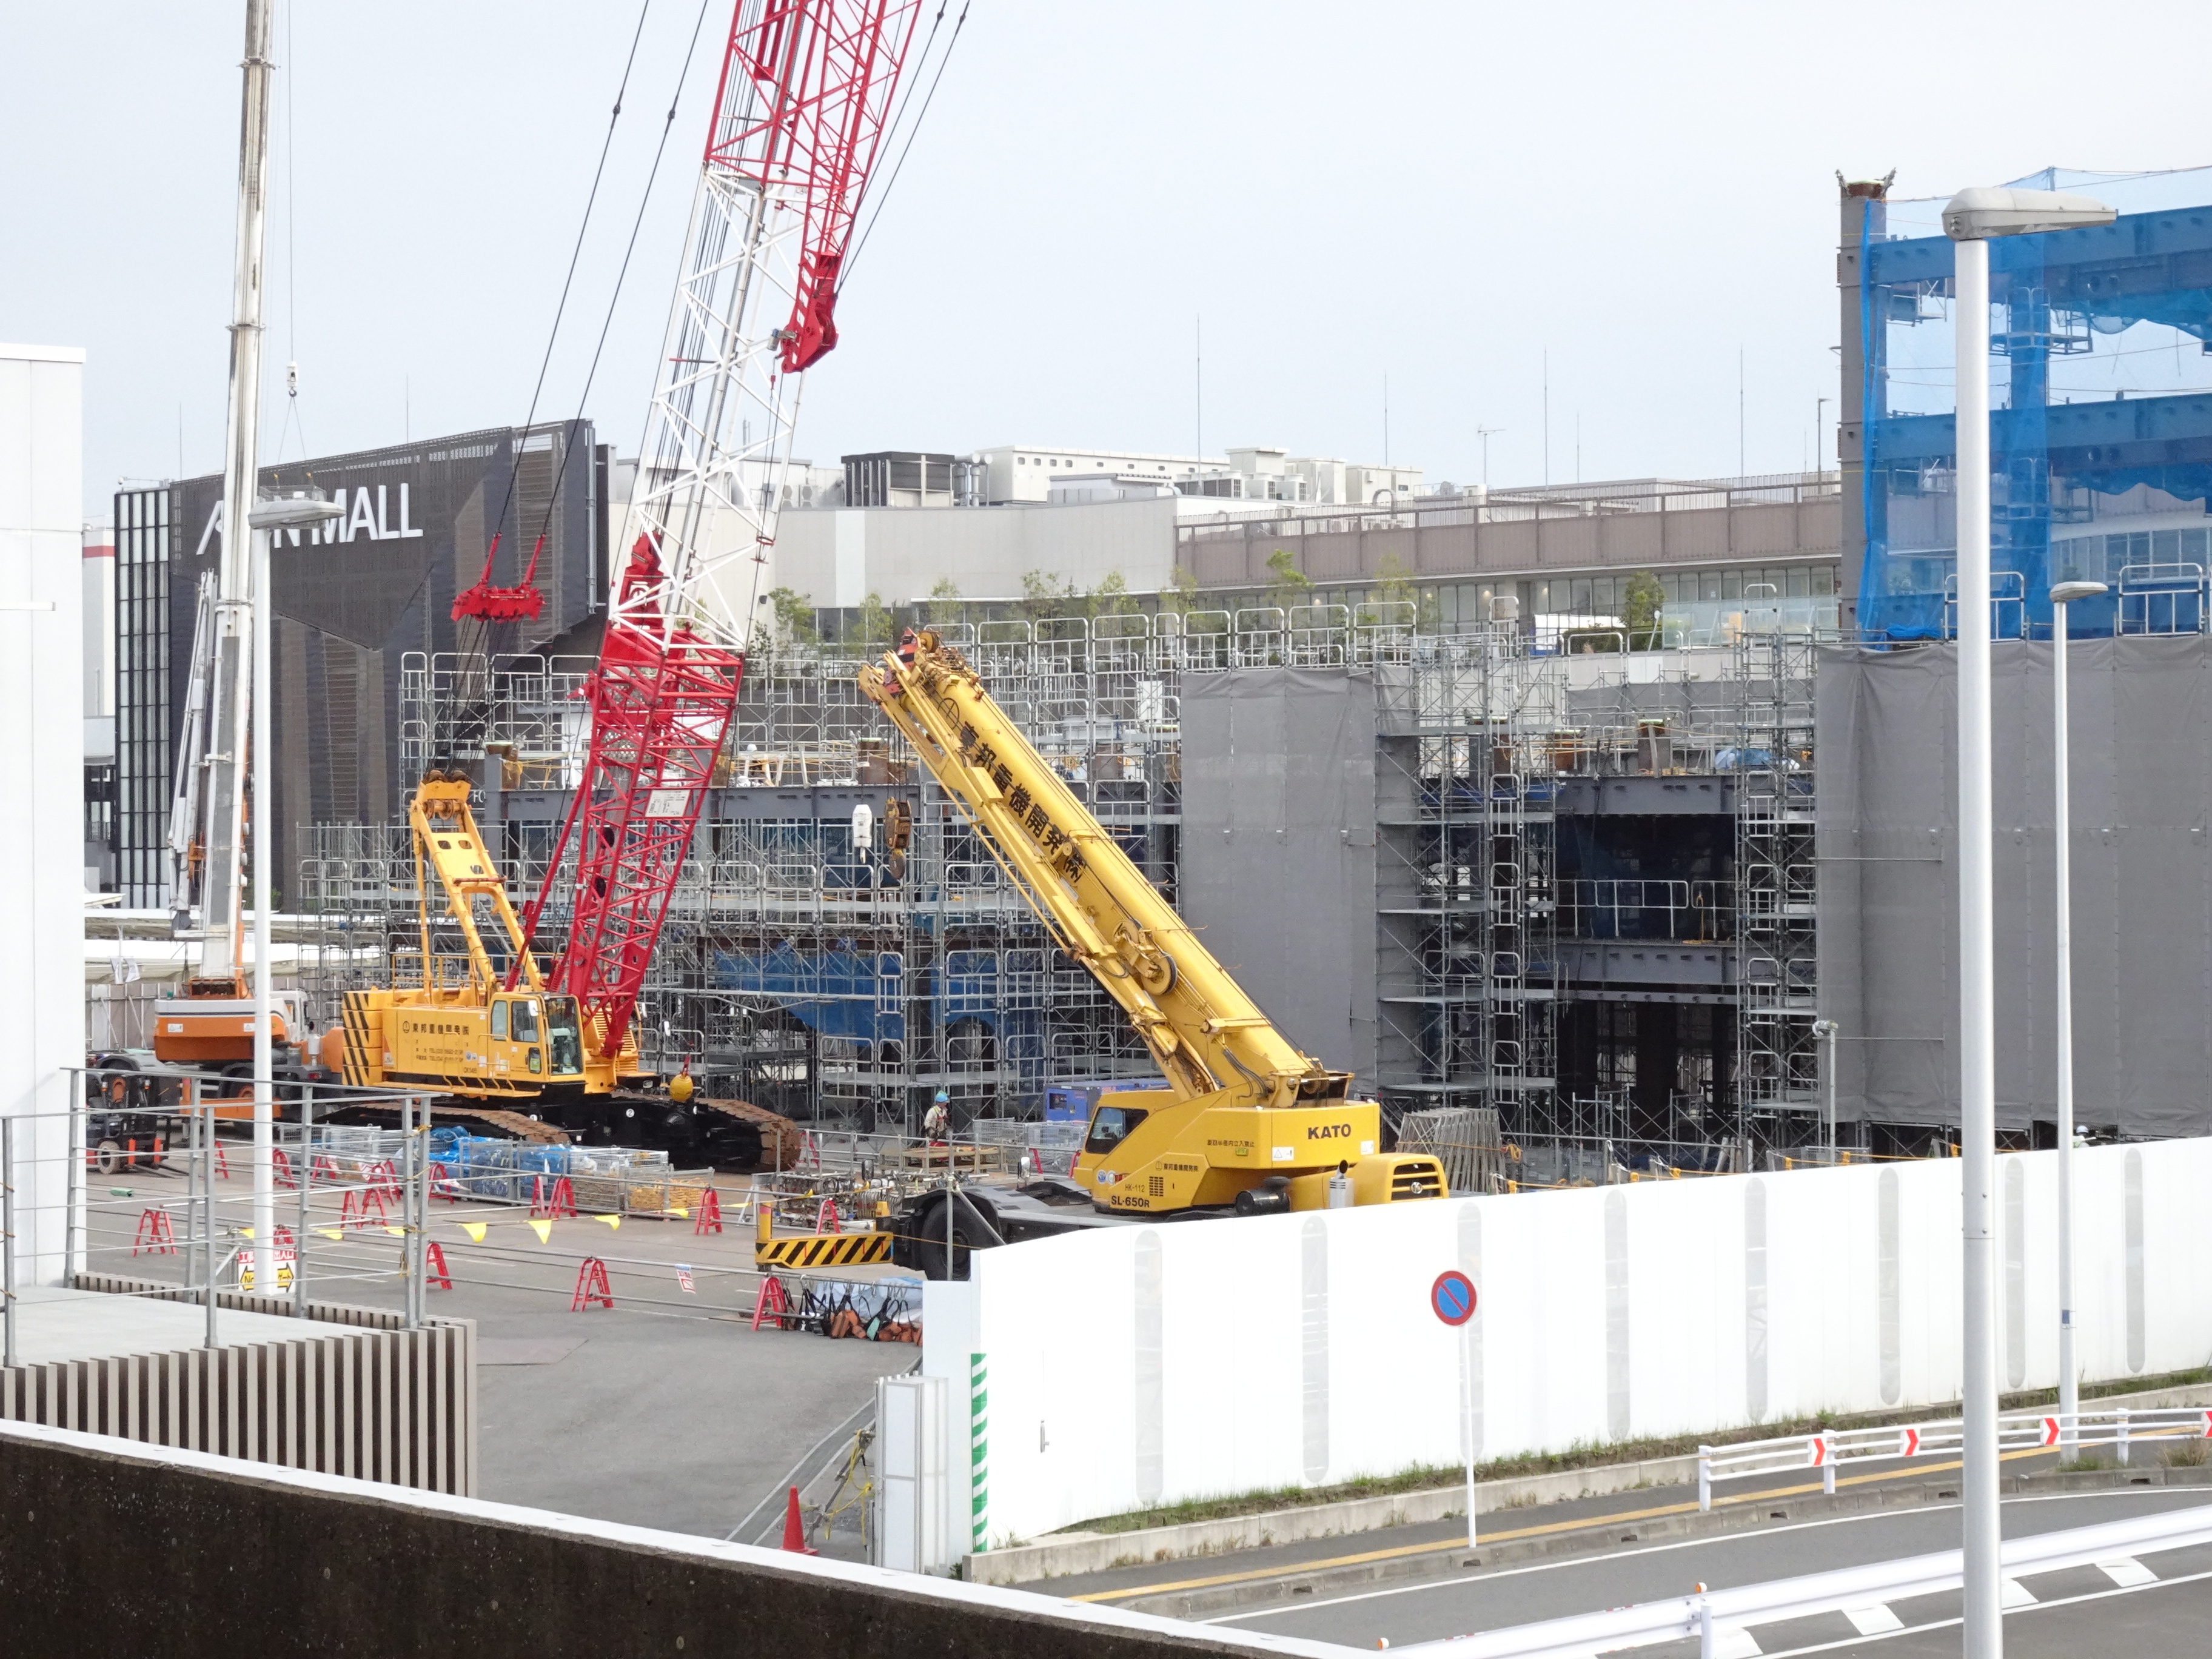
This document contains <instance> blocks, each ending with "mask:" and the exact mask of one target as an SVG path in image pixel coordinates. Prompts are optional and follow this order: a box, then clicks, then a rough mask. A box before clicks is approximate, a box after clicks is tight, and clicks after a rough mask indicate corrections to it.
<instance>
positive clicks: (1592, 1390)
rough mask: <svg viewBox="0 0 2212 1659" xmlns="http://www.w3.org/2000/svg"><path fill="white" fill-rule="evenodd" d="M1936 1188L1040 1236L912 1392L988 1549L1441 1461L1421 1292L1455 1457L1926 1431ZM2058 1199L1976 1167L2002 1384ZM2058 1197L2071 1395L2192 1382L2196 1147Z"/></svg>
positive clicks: (1946, 1340)
mask: <svg viewBox="0 0 2212 1659" xmlns="http://www.w3.org/2000/svg"><path fill="white" fill-rule="evenodd" d="M1962 1167H1963V1165H1962V1164H1960V1162H1959V1161H1958V1160H1956V1159H1941V1160H1936V1161H1929V1162H1918V1163H1899V1164H1881V1165H1859V1166H1856V1167H1851V1168H1846V1169H1839V1170H1809V1171H1798V1172H1795V1173H1790V1174H1784V1175H1766V1176H1714V1177H1705V1178H1699V1179H1690V1180H1681V1181H1651V1182H1638V1183H1637V1184H1634V1185H1632V1186H1625V1187H1611V1188H1588V1189H1585V1190H1580V1191H1571V1192H1559V1193H1544V1194H1522V1195H1518V1196H1513V1197H1500V1198H1469V1199H1460V1200H1449V1201H1445V1202H1441V1203H1419V1204H1401V1205H1391V1206H1376V1207H1373V1208H1367V1209H1356V1210H1339V1211H1334V1212H1316V1213H1309V1214H1302V1215H1288V1216H1269V1217H1261V1218H1254V1219H1239V1220H1225V1221H1201V1222H1182V1223H1177V1224H1176V1225H1171V1226H1160V1227H1130V1228H1115V1229H1113V1230H1110V1231H1097V1232H1088V1233H1082V1234H1075V1235H1070V1236H1066V1237H1060V1238H1054V1239H1045V1240H1041V1241H1039V1242H1037V1243H1029V1244H1020V1245H1015V1246H1012V1247H1011V1248H1008V1249H998V1250H989V1251H985V1252H982V1253H981V1254H979V1255H977V1256H976V1258H975V1277H974V1279H972V1280H971V1281H970V1282H969V1284H967V1285H950V1286H947V1285H938V1284H933V1285H930V1286H929V1287H928V1303H929V1305H928V1309H927V1316H926V1319H925V1328H926V1329H927V1330H928V1331H929V1333H930V1335H929V1337H928V1338H927V1339H926V1340H925V1346H924V1348H923V1368H924V1370H927V1371H929V1372H932V1373H934V1374H936V1375H940V1376H946V1377H948V1378H949V1379H962V1378H964V1377H965V1376H966V1375H967V1373H968V1368H969V1364H970V1363H971V1356H973V1355H975V1354H981V1356H982V1357H983V1360H984V1364H985V1365H986V1366H987V1371H988V1375H989V1379H990V1412H989V1444H988V1446H987V1449H986V1462H987V1468H988V1469H989V1487H988V1505H989V1514H988V1517H987V1527H988V1531H989V1535H990V1538H991V1540H992V1541H994V1543H1003V1542H1005V1541H1006V1540H1007V1539H1009V1538H1017V1537H1018V1538H1035V1537H1036V1536H1038V1535H1039V1534H1043V1533H1046V1532H1049V1531H1052V1530H1054V1529H1055V1528H1061V1527H1066V1526H1067V1525H1070V1524H1071V1523H1073V1522H1078V1521H1081V1520H1084V1519H1086V1518H1088V1517H1091V1516H1106V1515H1114V1514H1119V1513H1122V1512H1126V1511H1127V1510H1133V1509H1137V1508H1140V1507H1145V1506H1149V1505H1153V1504H1165V1503H1174V1502H1176V1501H1179V1500H1182V1499H1185V1498H1205V1497H1213V1496H1221V1495H1226V1494H1231V1493H1240V1492H1253V1491H1258V1490H1261V1489H1279V1488H1283V1487H1293V1486H1327V1485H1330V1484H1333V1483H1335V1482H1340V1481H1346V1480H1352V1479H1355V1478H1358V1477H1360V1476H1364V1475H1376V1474H1391V1473H1395V1472H1397V1471H1400V1470H1402V1469H1406V1468H1410V1467H1412V1466H1414V1465H1417V1464H1420V1465H1427V1466H1430V1467H1436V1466H1439V1465H1441V1466H1443V1467H1447V1468H1448V1467H1450V1466H1451V1465H1453V1464H1455V1463H1456V1462H1459V1461H1460V1459H1461V1457H1462V1438H1461V1436H1462V1429H1461V1422H1462V1417H1461V1407H1460V1364H1461V1357H1462V1338H1461V1336H1460V1335H1459V1334H1457V1333H1455V1332H1454V1331H1451V1330H1448V1329H1446V1328H1444V1327H1443V1326H1442V1325H1440V1324H1439V1323H1438V1322H1437V1320H1436V1318H1435V1316H1433V1315H1432V1314H1431V1311H1430V1309H1429V1303H1428V1296H1429V1288H1430V1285H1431V1283H1432V1282H1433V1281H1434V1279H1435V1278H1436V1276H1437V1274H1438V1273H1441V1272H1443V1270H1444V1269H1446V1268H1449V1267H1457V1268H1460V1269H1462V1270H1463V1271H1464V1272H1466V1273H1468V1275H1469V1276H1470V1277H1471V1278H1472V1279H1474V1282H1475V1285H1476V1287H1477V1291H1478V1294H1479V1297H1480V1302H1479V1304H1478V1311H1477V1314H1476V1317H1475V1320H1474V1324H1473V1346H1472V1352H1473V1355H1474V1379H1475V1390H1474V1397H1475V1406H1476V1409H1475V1414H1474V1434H1475V1454H1476V1456H1477V1457H1478V1459H1480V1460H1488V1459H1492V1458H1499V1457H1509V1456H1513V1455H1518V1454H1522V1453H1528V1452H1538V1451H1559V1450H1564V1449H1567V1448H1569V1447H1572V1446H1575V1445H1577V1444H1587V1445H1601V1444H1605V1443H1613V1442H1620V1441H1625V1440H1629V1439H1636V1438H1644V1437H1654V1436H1673V1435H1689V1434H1705V1433H1710V1432H1712V1431H1717V1430H1723V1429H1729V1428H1735V1427H1739V1426H1742V1425H1752V1424H1757V1423H1760V1422H1771V1421H1775V1420H1778V1419H1791V1418H1802V1417H1809V1416H1811V1415H1813V1414H1814V1413H1818V1412H1820V1411H1823V1410H1827V1411H1833V1412H1837V1413H1857V1412H1871V1411H1879V1410H1883V1409H1892V1408H1893V1409H1899V1410H1906V1411H1917V1412H1924V1413H1926V1414H1927V1416H1928V1417H1929V1418H1938V1417H1942V1416H1943V1415H1944V1414H1946V1413H1948V1412H1949V1411H1950V1410H1952V1409H1953V1407H1954V1402H1955V1401H1957V1399H1958V1397H1959V1389H1960V1376H1961V1362H1960V1237H1959V1228H1960V1195H1959V1194H1960V1186H1959V1182H1960V1170H1961V1169H1962ZM2208 1184H2212V1140H2203V1139H2198V1140H2170V1141H2160V1142H2152V1143H2148V1144H2144V1145H2140V1146H2112V1147H2100V1148H2097V1149H2095V1150H2093V1151H2090V1152H2083V1153H2081V1154H2080V1155H2078V1156H2077V1158H2076V1161H2075V1190H2076V1198H2075V1229H2076V1233H2075V1237H2076V1241H2077V1249H2076V1257H2075V1260H2076V1273H2077V1295H2076V1297H2075V1308H2076V1312H2075V1318H2076V1319H2077V1320H2078V1321H2079V1322H2080V1324H2079V1327H2078V1330H2079V1335H2078V1338H2077V1341H2078V1344H2079V1348H2078V1353H2079V1359H2080V1363H2081V1366H2082V1371H2083V1376H2084V1380H2086V1381H2093V1382H2101V1381H2107V1380H2117V1379H2121V1378H2125V1377H2129V1376H2153V1375H2156V1374H2158V1373H2160V1372H2166V1371H2173V1370H2185V1369H2188V1368H2191V1367H2194V1366H2198V1365H2202V1364H2203V1363H2204V1355H2205V1353H2206V1352H2207V1351H2208V1349H2212V1277H2208V1276H2207V1275H2206V1273H2204V1271H2203V1263H2204V1262H2205V1261H2206V1260H2207V1259H2208V1256H2212V1206H2207V1205H2205V1204H2204V1202H2203V1198H2202V1194H2203V1192H2204V1190H2205V1189H2206V1188H2207V1186H2208ZM1997 1195H1998V1200H1999V1201H1998V1203H1997V1205H1996V1211H1997V1215H1998V1218H1999V1228H2000V1236H1999V1238H1998V1241H1997V1260H1998V1265H1999V1273H1998V1275H1997V1279H1998V1285H1999V1287H2000V1291H1999V1306H1998V1309H1997V1317H1998V1335H1997V1346H1996V1357H1997V1378H1998V1383H1999V1386H2000V1387H2002V1388H2003V1389H2007V1390H2016V1389H2047V1388H2051V1387H2052V1386H2054V1385H2055V1384H2056V1383H2057V1330H2058V1315H2057V1259H2056V1243H2055V1240H2056V1231H2057V1229H2056V1223H2055V1217H2056V1211H2057V1154H2056V1153H2052V1152H2033V1153H2021V1154H2012V1155H2008V1156H2006V1157H2004V1158H2000V1159H1999V1160H1998V1168H1997ZM940 1315H942V1316H943V1317H942V1318H940ZM940 1323H942V1324H943V1325H944V1326H945V1330H944V1331H943V1332H942V1333H941V1334H940V1333H939V1330H938V1327H939V1324H940ZM940 1337H941V1340H940ZM957 1386H958V1384H957V1381H956V1391H957Z"/></svg>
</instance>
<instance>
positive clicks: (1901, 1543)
mask: <svg viewBox="0 0 2212 1659" xmlns="http://www.w3.org/2000/svg"><path fill="white" fill-rule="evenodd" d="M2205 1498H2206V1494H2205V1492H2203V1491H2202V1490H2201V1489H2190V1488H2171V1489H2160V1488H2155V1487H2148V1488H2130V1489H2124V1490H2120V1491H2114V1492H2080V1493H2069V1494H2065V1495H2063V1496H2055V1497H2022V1498H2012V1499H2008V1501H2007V1502H2006V1503H2005V1504H2004V1506H2003V1510H2002V1516H2003V1526H2004V1532H2005V1535H2006V1536H2007V1537H2008V1538H2015V1537H2027V1536H2031V1535H2033V1534H2038V1533H2044V1532H2055V1531H2060V1530H2063V1529H2065V1528H2072V1527H2081V1526H2088V1525H2091V1524H2093V1523H2094V1522H2100V1521H2111V1520H2118V1519H2121V1518H2124V1517H2126V1516H2136V1515H2142V1514H2146V1513H2148V1512H2150V1511H2152V1510H2159V1509H2186V1508H2195V1507H2203V1506H2204V1504H2205ZM1958 1542H1959V1513H1958V1509H1957V1506H1956V1505H1955V1504H1941V1505H1936V1506H1931V1507H1929V1508H1924V1509H1915V1510H1873V1511H1869V1512H1867V1513H1864V1514H1858V1515H1848V1516H1835V1517H1832V1518H1828V1519H1823V1520H1815V1521H1808V1522H1786V1523H1785V1522H1777V1523H1776V1524H1775V1525H1774V1527H1773V1528H1772V1529H1771V1530H1766V1531H1759V1532H1749V1533H1737V1534H1728V1535H1725V1536H1722V1537H1717V1538H1706V1539H1697V1540H1691V1541H1682V1542H1675V1543H1662V1544H1653V1545H1644V1546H1621V1547H1615V1548H1613V1549H1609V1550H1607V1551H1606V1552H1605V1553H1603V1554H1601V1555H1592V1556H1578V1557H1571V1558H1569V1559H1563V1560H1557V1561H1545V1562H1535V1563H1530V1564H1528V1565H1520V1566H1506V1567H1500V1568H1496V1569H1483V1570H1476V1571H1467V1572H1462V1573H1456V1574H1454V1575H1452V1576H1450V1577H1444V1578H1434V1579H1427V1580H1423V1581H1420V1582H1418V1583H1405V1584H1393V1585H1387V1586H1382V1587H1378V1588H1376V1589H1370V1590H1362V1591H1358V1592H1356V1593H1352V1594H1346V1595H1335V1596H1328V1597H1318V1598H1300V1601H1299V1604H1298V1605H1295V1606H1284V1607H1269V1608H1259V1609H1249V1610H1246V1611H1243V1612H1238V1613H1226V1614H1223V1615H1221V1616H1220V1617H1218V1618H1215V1619H1211V1620H1206V1621H1205V1622H1206V1623H1208V1624H1214V1625H1227V1626H1235V1627H1236V1628H1238V1629H1243V1630H1251V1631H1267V1632H1276V1633H1278V1634H1281V1635H1285V1636H1297V1637H1303V1638H1308V1639H1310V1640H1320V1641H1328V1642H1338V1643H1341V1644H1345V1645H1346V1646H1348V1647H1354V1648H1364V1649H1369V1650H1372V1649H1374V1648H1375V1646H1376V1643H1377V1640H1378V1638H1380V1639H1387V1640H1388V1642H1389V1644H1390V1645H1391V1646H1392V1647H1403V1646H1406V1645H1407V1644H1412V1643H1416V1642H1430V1641H1439V1640H1443V1639H1444V1638H1449V1637H1453V1636H1459V1635H1463V1634H1466V1633H1468V1632H1474V1631H1480V1630H1496V1629H1500V1628H1503V1627H1505V1626H1512V1625H1521V1624H1529V1623H1534V1622H1535V1621H1537V1620H1545V1619H1556V1618H1562V1617H1565V1616H1566V1615H1569V1614H1571V1613H1589V1612H1593V1611H1596V1610H1599V1609H1602V1608H1606V1607H1626V1606H1629V1605H1631V1604H1632V1603H1636V1602H1640V1601H1659V1600H1662V1599H1664V1598H1667V1597H1670V1596H1677V1595H1684V1594H1686V1592H1688V1591H1689V1590H1690V1589H1692V1587H1693V1586H1694V1585H1696V1584H1698V1583H1704V1584H1706V1585H1708V1586H1710V1587H1711V1588H1714V1589H1720V1588H1723V1587H1729V1586H1735V1585H1741V1584H1755V1583H1765V1582H1768V1581H1770V1580H1773V1579H1778V1578H1790V1577H1798V1576H1800V1575H1802V1574H1806V1573H1813V1572H1822V1571H1828V1570H1830V1569H1832V1568H1836V1567H1844V1566H1852V1565H1867V1564H1871V1563H1875V1562H1879V1561H1885V1560H1891V1559H1899V1558H1903V1557H1907V1556H1914V1555H1923V1554H1928V1553H1934V1552H1936V1551H1941V1550H1948V1549H1955V1548H1957V1547H1958ZM2167 1556H2168V1557H2170V1558H2172V1559H2165V1558H2161V1557H2159V1556H2154V1555H2145V1556H2143V1557H2142V1558H2141V1559H2142V1563H2143V1565H2144V1566H2145V1567H2147V1568H2148V1570H2149V1571H2150V1572H2151V1574H2152V1575H2153V1577H2154V1581H2156V1582H2147V1583H2142V1584H2141V1585H2139V1586H2136V1587H2134V1588H2123V1587H2122V1586H2120V1585H2118V1584H2117V1583H2115V1582H2114V1581H2113V1580H2112V1578H2110V1577H2106V1576H2105V1575H2102V1574H2100V1572H2099V1571H2097V1570H2096V1569H2094V1568H2072V1569H2068V1570H2066V1571H2063V1572H2057V1573H2049V1574H2043V1575H2039V1576H2034V1577H2026V1578H2023V1579H2021V1580H2020V1581H2019V1583H2021V1587H2022V1588H2023V1589H2025V1590H2026V1591H2027V1593H2028V1594H2030V1595H2033V1596H2034V1597H2035V1602H2034V1605H2033V1606H2032V1607H2031V1606H2027V1605H2023V1606H2021V1607H2020V1608H2018V1609H2016V1610H2015V1612H2014V1613H2011V1614H2009V1615H2008V1619H2007V1621H2006V1623H2007V1648H2008V1652H2009V1653H2011V1654H2013V1655H2014V1656H2015V1659H2021V1656H2024V1655H2028V1654H2037V1653H2044V1652H2049V1653H2052V1654H2059V1653H2064V1654H2067V1655H2069V1656H2073V1655H2078V1654H2081V1653H2083V1652H2087V1651H2091V1648H2089V1647H2087V1646H2085V1645H2083V1644H2082V1643H2081V1641H2080V1639H2079V1633H2080V1632H2081V1630H2082V1629H2084V1628H2091V1629H2099V1630H2101V1629H2102V1627H2103V1626H2101V1625H2099V1624H2088V1625H2086V1626H2085V1624H2084V1622H2083V1621H2085V1620H2119V1619H2121V1616H2122V1615H2121V1612H2120V1603H2122V1602H2126V1603H2127V1604H2128V1605H2127V1609H2126V1613H2125V1620H2124V1622H2126V1623H2127V1624H2128V1626H2129V1627H2130V1628H2136V1627H2140V1630H2141V1632H2142V1635H2141V1640H2142V1643H2144V1644H2146V1645H2141V1646H2137V1647H2125V1646H2121V1647H2115V1646H2113V1645H2112V1644H2111V1643H2109V1642H2107V1641H2106V1640H2105V1639H2104V1638H2103V1637H2102V1636H2101V1635H2100V1636H2099V1637H2098V1638H2096V1641H2095V1643H2094V1647H2093V1650H2094V1652H2095V1653H2096V1655H2097V1659H2124V1656H2128V1655H2132V1654H2135V1653H2142V1654H2146V1655H2148V1654H2154V1653H2156V1654H2179V1653H2185V1652H2201V1651H2204V1650H2206V1649H2207V1648H2212V1639H2208V1638H2206V1637H2205V1635H2204V1631H2205V1630H2206V1629H2207V1628H2212V1627H2208V1626H2203V1625H2200V1624H2199V1623H2197V1621H2198V1620H2201V1619H2202V1618H2203V1616H2204V1614H2205V1613H2206V1612H2207V1610H2208V1606H2212V1600H2208V1598H2212V1585H2208V1583H2206V1582H2203V1581H2193V1582H2190V1583H2170V1582H2166V1581H2170V1580H2172V1579H2175V1578H2184V1579H2186V1578H2189V1577H2190V1576H2191V1574H2195V1573H2198V1572H2207V1573H2212V1547H2192V1548H2191V1549H2187V1550H2180V1551H2172V1552H2168V1553H2167ZM2082 1596H2090V1597H2094V1598H2096V1599H2094V1600H2089V1601H2083V1600H2080V1599H2078V1598H2080V1597H2082ZM2130 1598H2133V1599H2130ZM2100 1609H2101V1610H2102V1611H2100ZM1891 1611H1892V1613H1893V1614H1894V1615H1895V1616H1896V1618H1897V1619H1898V1620H1899V1625H1900V1626H1902V1627H1903V1628H1902V1630H1901V1631H1900V1632H1895V1633H1892V1634H1889V1635H1887V1636H1884V1637H1877V1638H1862V1639H1858V1640H1854V1638H1860V1632H1858V1631H1857V1630H1856V1629H1855V1628H1854V1626H1853V1625H1852V1623H1851V1621H1850V1620H1848V1619H1847V1618H1846V1617H1845V1615H1844V1614H1843V1613H1834V1614H1824V1615H1821V1616H1820V1618H1818V1619H1808V1620H1796V1621H1792V1623H1791V1624H1790V1626H1769V1627H1765V1628H1764V1629H1754V1630H1753V1631H1752V1632H1750V1635H1751V1638H1752V1639H1753V1642H1755V1643H1756V1649H1755V1651H1756V1652H1758V1653H1760V1654H1767V1655H1772V1654H1778V1653H1784V1652H1802V1651H1807V1650H1814V1649H1818V1650H1821V1651H1826V1652H1835V1653H1845V1652H1854V1653H1855V1652H1865V1653H1869V1654H1881V1655H1884V1656H1897V1659H1903V1656H1906V1655H1914V1654H1920V1653H1928V1654H1936V1653H1948V1654H1955V1653H1956V1652H1957V1651H1958V1650H1959V1632H1958V1627H1957V1625H1956V1623H1955V1620H1956V1619H1957V1616H1958V1611H1959V1609H1958V1597H1957V1596H1956V1595H1935V1596H1925V1597H1920V1598H1917V1600H1916V1601H1912V1602H1909V1603H1905V1602H1901V1603H1899V1604H1898V1605H1897V1606H1895V1607H1893V1608H1892V1609H1891ZM1945 1620H1952V1621H1954V1622H1952V1623H1950V1624H1949V1625H1948V1626H1945V1624H1944V1621H1945ZM2015 1627H2017V1629H2018V1635H2017V1636H2016V1637H2015V1634H2014V1632H2015ZM2069 1641H2071V1642H2072V1643H2073V1645H2067V1643H2068V1642H2069ZM1947 1643H1948V1645H1946V1644H1947ZM2045 1643H2047V1644H2049V1645H2033V1646H2031V1645H2029V1644H2045ZM1838 1644H1841V1645H1838ZM1900 1644H1904V1645H1900ZM1911 1644H1920V1645H1911ZM1638 1651H1639V1652H1644V1653H1649V1654H1651V1655H1653V1656H1655V1659H1656V1656H1661V1655H1665V1656H1668V1659H1673V1656H1674V1655H1676V1654H1678V1653H1681V1654H1687V1653H1694V1652H1695V1644H1674V1643H1669V1644H1665V1645H1663V1646H1658V1647H1651V1648H1647V1649H1642V1650H1638ZM1733 1651H1734V1652H1735V1653H1736V1654H1738V1655H1742V1656H1747V1655H1750V1654H1751V1653H1753V1651H1754V1649H1753V1648H1752V1647H1749V1646H1738V1647H1735V1649H1733Z"/></svg>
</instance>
